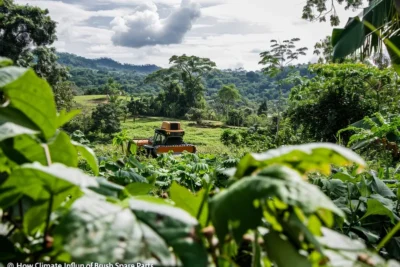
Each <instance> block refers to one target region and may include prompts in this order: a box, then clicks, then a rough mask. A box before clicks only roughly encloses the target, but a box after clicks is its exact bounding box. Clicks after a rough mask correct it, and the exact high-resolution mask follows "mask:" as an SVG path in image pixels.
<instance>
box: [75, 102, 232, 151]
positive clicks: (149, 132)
mask: <svg viewBox="0 0 400 267" xmlns="http://www.w3.org/2000/svg"><path fill="white" fill-rule="evenodd" d="M121 98H124V99H126V100H129V99H130V97H129V96H121ZM74 100H75V102H76V105H75V108H78V109H81V110H82V112H90V111H91V110H92V109H93V108H95V107H96V105H98V104H101V103H107V102H108V98H107V96H106V95H84V96H76V97H75V98H74ZM163 121H177V119H171V118H161V117H146V118H136V120H135V121H133V118H128V119H127V120H126V122H121V125H122V129H123V130H126V131H127V132H128V134H129V136H130V137H131V138H149V137H151V136H153V135H154V129H156V128H159V127H160V126H161V123H162V122H163ZM178 121H180V122H181V123H182V127H183V129H184V130H185V137H184V141H185V142H186V143H190V144H193V145H196V147H197V151H198V152H199V153H212V154H223V153H229V152H230V151H229V148H227V147H226V146H224V145H223V144H222V143H221V142H220V137H221V134H222V132H223V131H224V129H223V128H222V122H220V121H205V122H204V124H205V125H206V126H198V125H196V124H195V123H194V122H192V121H185V120H178ZM96 150H97V151H99V152H100V151H103V152H106V151H108V152H112V151H113V150H115V151H117V150H119V148H117V147H113V146H112V145H111V144H107V145H101V144H99V145H96Z"/></svg>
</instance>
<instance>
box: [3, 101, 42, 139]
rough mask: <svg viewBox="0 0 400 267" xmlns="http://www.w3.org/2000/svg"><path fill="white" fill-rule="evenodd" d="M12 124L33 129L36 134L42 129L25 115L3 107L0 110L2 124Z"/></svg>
mask: <svg viewBox="0 0 400 267" xmlns="http://www.w3.org/2000/svg"><path fill="white" fill-rule="evenodd" d="M5 122H12V123H15V124H18V125H19V126H22V127H25V128H28V129H31V130H33V131H35V134H36V133H40V128H39V127H38V126H36V124H34V123H33V122H32V121H31V120H30V119H29V118H28V117H27V116H26V115H25V114H24V113H22V112H21V111H19V110H18V109H16V108H12V107H9V106H8V107H5V108H4V107H3V108H0V123H5Z"/></svg>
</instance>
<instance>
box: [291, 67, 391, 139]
mask: <svg viewBox="0 0 400 267" xmlns="http://www.w3.org/2000/svg"><path fill="white" fill-rule="evenodd" d="M311 71H312V72H314V73H315V74H316V76H315V77H314V78H312V79H310V80H306V81H304V82H302V83H301V84H300V85H298V86H296V87H295V88H293V90H292V92H291V95H290V103H289V110H288V117H290V118H291V120H292V123H293V124H294V125H298V126H300V125H301V126H303V127H304V129H305V131H306V134H307V135H308V136H309V137H310V138H313V139H314V140H318V141H319V140H322V141H329V142H335V141H336V133H337V132H338V131H339V130H341V129H343V128H345V127H347V126H348V125H350V124H352V123H355V122H357V121H359V120H361V119H363V118H364V117H365V116H369V115H372V114H373V113H375V112H377V111H379V110H381V111H385V110H387V111H389V110H391V112H393V111H394V110H396V109H397V107H396V106H395V105H394V101H393V99H398V97H399V94H398V91H397V90H396V87H397V82H396V78H395V73H394V72H393V71H391V70H379V69H378V68H376V67H370V66H365V65H361V64H329V65H315V66H313V67H312V68H311ZM392 110H393V111H392ZM347 138H348V136H343V140H347Z"/></svg>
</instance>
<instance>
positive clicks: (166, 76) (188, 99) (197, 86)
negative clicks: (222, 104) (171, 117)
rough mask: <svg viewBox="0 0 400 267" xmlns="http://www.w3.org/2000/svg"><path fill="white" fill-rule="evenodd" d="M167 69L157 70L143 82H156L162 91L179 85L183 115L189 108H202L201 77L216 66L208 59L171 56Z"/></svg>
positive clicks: (202, 91)
mask: <svg viewBox="0 0 400 267" xmlns="http://www.w3.org/2000/svg"><path fill="white" fill-rule="evenodd" d="M169 62H170V64H173V65H172V66H171V67H170V68H168V69H161V70H158V71H156V72H154V73H152V74H150V75H149V76H147V77H146V79H145V82H146V83H149V82H156V83H158V84H159V85H160V86H161V87H162V88H164V90H166V88H168V87H170V86H172V84H176V83H179V84H180V85H181V86H182V89H183V95H184V102H183V103H182V104H183V105H184V114H185V113H187V112H188V111H189V109H190V108H192V107H195V108H204V107H205V101H204V91H205V86H204V84H203V77H204V76H205V74H207V73H208V72H210V71H211V70H212V69H214V68H215V67H216V64H215V63H214V62H213V61H211V60H210V59H208V58H200V57H196V56H186V55H185V54H184V55H182V56H172V57H171V58H170V61H169Z"/></svg>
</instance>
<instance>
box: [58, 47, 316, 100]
mask: <svg viewBox="0 0 400 267" xmlns="http://www.w3.org/2000/svg"><path fill="white" fill-rule="evenodd" d="M57 55H58V62H59V63H60V64H62V65H65V66H67V67H68V68H69V72H70V75H71V76H70V78H69V79H70V81H72V82H74V83H75V84H76V85H77V86H78V88H77V92H76V94H79V95H82V94H85V95H90V94H93V95H97V94H104V90H102V88H104V86H105V85H106V84H107V81H108V80H109V78H113V79H114V80H115V81H116V82H118V83H120V84H121V89H122V90H123V91H124V92H126V93H127V94H130V95H134V96H151V95H154V96H155V95H157V94H158V93H159V92H160V90H161V89H160V88H159V87H158V86H156V85H149V84H145V83H144V79H145V77H146V76H147V75H148V74H150V73H152V72H154V71H156V70H158V69H160V67H157V66H155V65H145V66H135V65H129V64H121V63H118V62H116V61H114V60H112V59H109V58H102V59H87V58H83V57H79V56H76V55H73V54H68V53H58V54H57ZM294 68H295V70H296V71H298V72H299V75H301V76H307V75H310V74H309V72H308V65H298V66H295V67H294ZM287 74H288V71H283V72H282V73H281V74H280V75H279V76H278V77H274V78H271V77H268V76H265V75H263V74H262V73H261V72H260V71H246V70H244V69H236V70H231V69H228V70H217V69H216V70H213V71H212V72H210V73H208V74H207V75H206V76H204V81H205V84H206V88H207V90H206V93H205V94H206V99H208V100H211V99H215V96H216V95H217V93H218V90H219V89H220V88H221V87H222V86H223V85H225V84H234V85H235V86H236V87H237V88H238V90H239V91H240V94H241V95H242V96H243V97H244V98H246V99H247V100H249V101H251V102H256V103H257V102H260V99H261V100H275V99H278V96H279V92H278V90H277V89H276V86H277V85H276V83H275V81H276V80H280V79H284V78H286V77H287ZM291 87H292V85H291V84H287V85H285V86H284V87H283V92H284V94H285V95H286V96H287V95H288V94H289V90H290V88H291Z"/></svg>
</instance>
